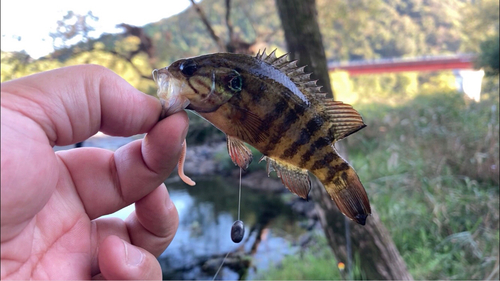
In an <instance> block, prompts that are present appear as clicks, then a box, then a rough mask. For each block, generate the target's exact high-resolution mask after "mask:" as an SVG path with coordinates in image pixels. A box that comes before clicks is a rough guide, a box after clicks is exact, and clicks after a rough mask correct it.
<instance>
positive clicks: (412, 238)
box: [348, 92, 499, 279]
mask: <svg viewBox="0 0 500 281" xmlns="http://www.w3.org/2000/svg"><path fill="white" fill-rule="evenodd" d="M357 109H358V110H359V111H360V112H361V113H362V115H363V117H364V118H365V120H366V122H367V123H368V127H367V128H366V129H364V130H363V131H361V132H360V133H358V134H356V135H354V136H352V137H350V138H349V140H348V149H349V158H350V162H351V163H352V165H353V166H354V167H355V168H356V170H357V171H358V173H359V175H360V178H361V180H362V181H363V182H364V184H365V187H366V188H367V189H368V194H369V196H370V199H371V201H372V203H373V205H374V206H375V207H376V208H377V210H378V211H379V214H380V217H381V219H382V221H383V223H384V224H385V226H386V227H387V228H388V229H389V230H390V232H391V235H392V237H393V239H394V242H395V243H396V245H397V247H398V249H399V251H400V253H401V255H402V256H403V258H404V259H405V261H406V263H407V266H408V268H409V270H410V273H411V274H412V275H413V276H414V278H415V279H483V278H487V277H488V276H489V275H490V274H491V273H492V272H493V271H494V270H495V268H496V267H498V261H497V260H498V246H499V210H498V205H499V186H498V180H499V179H498V176H499V173H498V166H499V160H498V153H499V145H498V133H499V122H498V96H496V97H495V98H493V99H492V100H487V101H483V102H481V103H467V102H465V101H464V100H463V98H462V96H461V95H459V94H457V93H453V92H450V93H439V94H432V95H420V96H417V97H416V98H415V99H414V100H412V101H410V102H408V103H406V104H404V105H400V106H397V107H389V106H385V105H380V104H371V105H364V106H358V107H357ZM496 278H498V274H497V275H496Z"/></svg>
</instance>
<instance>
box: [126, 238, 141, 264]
mask: <svg viewBox="0 0 500 281" xmlns="http://www.w3.org/2000/svg"><path fill="white" fill-rule="evenodd" d="M122 242H123V245H124V246H125V261H126V262H127V264H128V265H131V266H138V265H140V264H141V263H142V260H143V259H144V254H143V253H142V252H141V251H140V250H139V249H138V248H137V247H135V246H132V245H130V244H129V243H127V242H125V241H123V240H122Z"/></svg>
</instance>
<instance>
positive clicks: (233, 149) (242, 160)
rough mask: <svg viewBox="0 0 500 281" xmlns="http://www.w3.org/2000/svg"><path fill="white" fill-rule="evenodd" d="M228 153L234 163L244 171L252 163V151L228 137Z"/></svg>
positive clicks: (237, 140) (240, 142)
mask: <svg viewBox="0 0 500 281" xmlns="http://www.w3.org/2000/svg"><path fill="white" fill-rule="evenodd" d="M227 151H228V152H229V156H231V160H233V163H234V164H235V165H237V166H239V167H240V168H242V169H243V170H246V169H247V168H248V165H250V163H251V162H252V151H251V150H250V149H249V148H248V147H247V146H246V145H245V144H244V143H243V142H242V141H240V140H239V139H237V138H235V137H231V136H227Z"/></svg>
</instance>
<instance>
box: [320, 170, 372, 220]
mask: <svg viewBox="0 0 500 281" xmlns="http://www.w3.org/2000/svg"><path fill="white" fill-rule="evenodd" d="M339 167H340V168H339ZM331 169H332V170H331V171H330V173H329V174H330V175H333V177H332V176H330V177H328V178H326V179H321V178H320V180H321V182H322V184H323V186H324V187H325V189H326V191H327V192H328V194H329V195H330V197H331V198H332V200H333V201H335V203H336V204H337V207H338V208H339V210H340V211H341V212H342V213H343V214H344V215H346V216H347V217H348V218H350V219H351V220H353V221H355V222H357V223H359V224H361V225H365V222H366V218H367V217H368V215H370V214H371V208H370V201H369V200H368V196H367V195H366V191H365V188H364V187H363V185H362V184H361V181H360V180H359V177H358V175H357V174H356V171H355V170H354V169H353V168H352V167H351V166H350V165H349V164H348V163H347V162H345V161H343V163H341V164H340V165H336V166H334V167H332V168H331Z"/></svg>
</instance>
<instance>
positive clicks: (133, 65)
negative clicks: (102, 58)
mask: <svg viewBox="0 0 500 281" xmlns="http://www.w3.org/2000/svg"><path fill="white" fill-rule="evenodd" d="M106 52H109V53H111V54H113V55H115V56H117V57H120V58H122V59H124V60H126V61H127V62H128V63H129V64H130V65H131V66H132V68H133V69H134V70H135V71H136V72H137V73H138V74H139V75H140V76H141V78H144V79H148V80H154V79H153V77H151V76H146V75H144V74H142V72H141V70H140V69H139V68H137V66H136V65H135V64H134V63H133V62H132V58H129V57H127V56H125V55H122V54H120V53H118V52H117V51H115V50H110V51H106Z"/></svg>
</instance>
